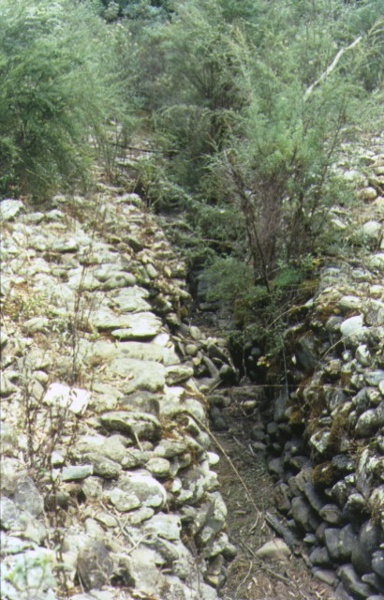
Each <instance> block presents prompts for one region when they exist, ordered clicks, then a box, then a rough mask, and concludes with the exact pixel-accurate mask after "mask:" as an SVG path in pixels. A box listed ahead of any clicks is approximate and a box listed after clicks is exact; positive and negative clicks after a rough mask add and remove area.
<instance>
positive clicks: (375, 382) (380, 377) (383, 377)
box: [365, 369, 384, 387]
mask: <svg viewBox="0 0 384 600" xmlns="http://www.w3.org/2000/svg"><path fill="white" fill-rule="evenodd" d="M365 381H366V382H367V384H368V385H372V386H374V387H378V386H379V385H380V384H381V383H382V382H383V381H384V370H383V369H377V370H375V371H369V372H368V373H366V375H365Z"/></svg>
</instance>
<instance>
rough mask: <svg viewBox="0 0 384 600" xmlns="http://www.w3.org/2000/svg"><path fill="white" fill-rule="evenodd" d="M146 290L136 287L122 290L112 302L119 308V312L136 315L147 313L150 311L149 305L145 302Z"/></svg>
mask: <svg viewBox="0 0 384 600" xmlns="http://www.w3.org/2000/svg"><path fill="white" fill-rule="evenodd" d="M148 296H149V293H148V291H147V290H145V289H143V288H140V287H138V286H136V285H135V286H134V287H129V288H124V289H122V290H120V291H119V293H118V294H116V295H115V296H114V297H113V302H115V303H116V305H117V306H118V307H119V309H120V310H121V312H129V313H137V312H148V311H150V310H151V306H150V304H149V303H148V302H147V301H146V300H145V298H148Z"/></svg>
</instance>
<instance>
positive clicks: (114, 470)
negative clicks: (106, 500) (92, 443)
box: [82, 452, 122, 479]
mask: <svg viewBox="0 0 384 600" xmlns="http://www.w3.org/2000/svg"><path fill="white" fill-rule="evenodd" d="M82 460H84V461H85V462H87V463H89V464H91V465H92V466H93V475H96V476H99V477H102V478H103V479H116V478H117V477H118V476H119V475H120V474H121V472H122V467H121V465H120V464H118V463H117V462H115V461H114V460H111V459H110V458H107V457H106V456H103V455H102V454H98V453H96V452H94V453H86V454H84V455H83V456H82Z"/></svg>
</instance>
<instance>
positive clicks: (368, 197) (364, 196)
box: [359, 187, 378, 202]
mask: <svg viewBox="0 0 384 600" xmlns="http://www.w3.org/2000/svg"><path fill="white" fill-rule="evenodd" d="M377 196H378V194H377V191H376V190H375V188H374V187H365V188H363V189H362V190H360V192H359V197H360V198H361V200H364V202H371V201H372V200H375V199H376V198H377Z"/></svg>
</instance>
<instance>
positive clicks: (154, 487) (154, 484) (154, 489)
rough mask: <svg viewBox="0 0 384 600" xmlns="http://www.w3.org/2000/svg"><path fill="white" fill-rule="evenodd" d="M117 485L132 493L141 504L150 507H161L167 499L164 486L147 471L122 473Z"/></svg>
mask: <svg viewBox="0 0 384 600" xmlns="http://www.w3.org/2000/svg"><path fill="white" fill-rule="evenodd" d="M118 486H119V487H120V488H121V489H122V490H123V491H127V492H132V493H134V494H135V495H136V496H137V497H138V498H139V500H140V502H141V503H142V504H143V506H147V507H151V508H163V507H164V506H165V504H166V501H167V493H166V491H165V488H164V487H163V486H162V485H161V483H159V482H158V481H157V480H156V479H155V478H154V477H152V476H151V475H150V474H149V473H148V474H147V473H145V472H143V473H140V472H132V473H124V474H123V475H121V476H120V477H119V479H118Z"/></svg>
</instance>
